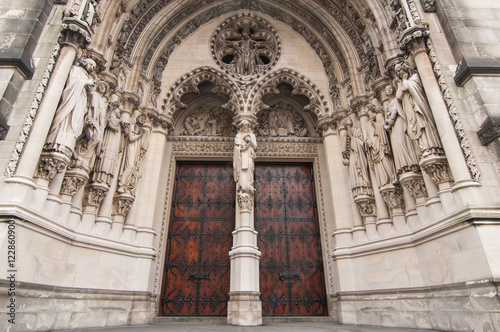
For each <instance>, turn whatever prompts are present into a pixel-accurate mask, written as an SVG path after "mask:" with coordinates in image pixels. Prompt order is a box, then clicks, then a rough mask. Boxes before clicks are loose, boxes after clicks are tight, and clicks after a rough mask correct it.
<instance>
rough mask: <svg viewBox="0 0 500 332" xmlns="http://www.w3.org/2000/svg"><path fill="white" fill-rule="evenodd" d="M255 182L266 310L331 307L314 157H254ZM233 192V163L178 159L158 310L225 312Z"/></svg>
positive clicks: (302, 311) (317, 311)
mask: <svg viewBox="0 0 500 332" xmlns="http://www.w3.org/2000/svg"><path fill="white" fill-rule="evenodd" d="M255 188H256V190H257V191H256V197H255V227H256V230H257V231H258V233H259V236H258V246H259V250H260V251H261V253H262V256H261V261H260V290H261V294H262V295H261V299H262V307H263V315H271V316H299V315H326V314H327V309H326V295H325V294H326V292H325V287H324V281H323V269H322V259H321V257H322V255H321V245H320V238H319V231H318V223H317V219H316V206H315V199H314V183H313V177H312V169H311V167H310V165H305V164H297V165H290V164H283V165H280V164H257V165H256V167H255ZM235 196H236V193H235V184H234V179H233V169H232V165H230V164H197V163H182V164H179V165H178V167H177V172H176V181H175V188H174V193H173V202H172V213H171V219H170V226H169V237H168V244H167V252H166V258H165V270H164V278H163V287H162V298H161V303H160V315H163V316H164V315H174V316H225V315H227V302H228V301H229V277H230V271H229V266H230V261H229V255H228V253H229V251H230V250H231V244H232V231H233V230H234V214H235Z"/></svg>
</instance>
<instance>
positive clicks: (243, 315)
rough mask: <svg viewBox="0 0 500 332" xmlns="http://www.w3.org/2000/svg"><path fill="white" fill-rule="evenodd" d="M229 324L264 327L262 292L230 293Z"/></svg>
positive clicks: (228, 305) (228, 306)
mask: <svg viewBox="0 0 500 332" xmlns="http://www.w3.org/2000/svg"><path fill="white" fill-rule="evenodd" d="M229 297H230V300H229V302H228V304H227V312H228V313H227V323H228V324H229V325H238V326H258V325H262V302H261V301H260V292H230V293H229Z"/></svg>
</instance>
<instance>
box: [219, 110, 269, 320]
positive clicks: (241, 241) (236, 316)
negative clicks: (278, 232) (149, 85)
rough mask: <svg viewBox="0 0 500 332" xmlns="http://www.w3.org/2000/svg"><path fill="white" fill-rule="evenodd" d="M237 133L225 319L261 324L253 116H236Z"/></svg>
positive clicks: (255, 142)
mask: <svg viewBox="0 0 500 332" xmlns="http://www.w3.org/2000/svg"><path fill="white" fill-rule="evenodd" d="M236 123H237V126H238V133H237V134H236V137H235V142H234V157H233V167H234V180H235V181H236V192H237V194H236V195H237V197H236V200H237V202H238V203H237V204H236V218H235V227H236V230H235V231H234V232H233V247H232V248H231V251H230V252H229V257H230V259H231V277H230V292H229V297H230V298H229V303H228V310H227V311H228V313H227V322H228V324H231V325H239V326H256V325H262V302H261V300H260V289H259V260H260V251H259V250H258V248H257V231H256V230H255V217H254V210H253V209H254V193H255V188H254V169H255V157H256V155H255V150H256V148H257V141H256V138H255V134H254V133H253V128H254V127H255V119H254V118H253V117H246V118H244V117H241V118H239V119H237V120H236Z"/></svg>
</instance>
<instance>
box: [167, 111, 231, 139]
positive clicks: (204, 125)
mask: <svg viewBox="0 0 500 332" xmlns="http://www.w3.org/2000/svg"><path fill="white" fill-rule="evenodd" d="M180 122H181V126H180V128H178V129H177V132H175V133H174V134H177V135H181V136H234V134H235V131H234V128H233V126H232V124H231V123H232V118H231V115H230V114H229V112H228V111H226V110H224V109H222V107H220V106H217V105H213V104H212V105H210V104H208V105H207V104H205V105H200V106H198V107H195V108H194V110H193V111H191V112H190V113H188V114H187V116H186V117H185V118H184V119H183V120H182V121H180Z"/></svg>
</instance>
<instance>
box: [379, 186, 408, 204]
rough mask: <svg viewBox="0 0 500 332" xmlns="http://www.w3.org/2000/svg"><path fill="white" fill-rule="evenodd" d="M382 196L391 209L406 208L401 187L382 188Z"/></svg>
mask: <svg viewBox="0 0 500 332" xmlns="http://www.w3.org/2000/svg"><path fill="white" fill-rule="evenodd" d="M380 194H381V195H382V198H383V199H384V202H385V203H386V204H387V206H388V207H389V208H390V209H395V208H403V207H404V194H403V190H402V188H400V187H399V186H398V187H397V186H395V185H393V184H387V185H385V186H383V187H380Z"/></svg>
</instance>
